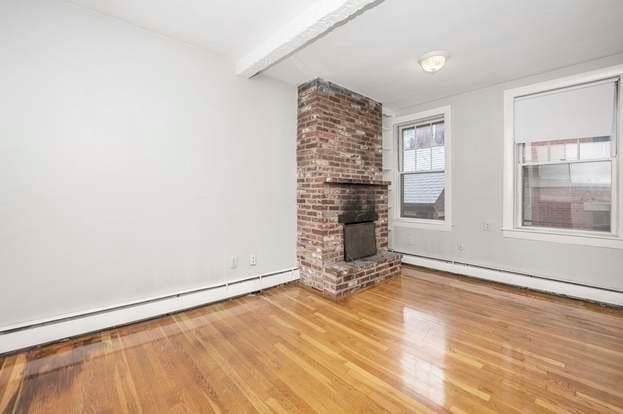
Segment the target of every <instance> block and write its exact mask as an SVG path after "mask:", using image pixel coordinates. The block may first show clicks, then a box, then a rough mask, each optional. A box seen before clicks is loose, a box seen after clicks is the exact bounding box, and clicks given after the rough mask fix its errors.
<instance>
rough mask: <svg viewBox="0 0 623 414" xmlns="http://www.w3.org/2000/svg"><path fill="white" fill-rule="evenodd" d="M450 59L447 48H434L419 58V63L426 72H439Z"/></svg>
mask: <svg viewBox="0 0 623 414" xmlns="http://www.w3.org/2000/svg"><path fill="white" fill-rule="evenodd" d="M446 60H448V52H446V51H445V50H433V51H432V52H428V53H426V54H424V55H422V57H421V58H420V60H418V63H419V64H420V66H421V67H422V69H424V71H425V72H437V71H438V70H440V69H441V68H443V65H445V64H446Z"/></svg>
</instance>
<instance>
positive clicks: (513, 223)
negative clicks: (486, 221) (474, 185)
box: [502, 65, 623, 249]
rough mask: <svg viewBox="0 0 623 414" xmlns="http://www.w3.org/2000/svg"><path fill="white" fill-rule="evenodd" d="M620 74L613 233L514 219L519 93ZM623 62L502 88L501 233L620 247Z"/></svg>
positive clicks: (622, 242)
mask: <svg viewBox="0 0 623 414" xmlns="http://www.w3.org/2000/svg"><path fill="white" fill-rule="evenodd" d="M617 76H618V77H619V91H618V93H619V95H618V101H617V102H618V107H617V108H616V111H617V116H618V125H617V136H616V137H615V141H616V148H617V156H616V159H617V161H618V162H614V164H613V174H612V187H613V188H614V189H615V194H616V198H615V199H613V200H612V224H613V233H609V234H603V233H598V232H589V231H579V230H564V229H548V228H527V227H522V226H520V225H519V224H518V222H517V217H518V214H519V210H518V206H517V205H516V197H515V194H516V193H517V186H518V183H517V182H516V166H515V156H516V151H515V139H514V101H515V98H516V97H518V96H523V95H530V94H535V93H540V92H545V91H549V90H553V89H559V88H566V87H569V86H574V85H577V84H581V83H587V82H594V81H598V80H601V79H606V78H613V77H617ZM622 83H623V65H617V66H612V67H608V68H604V69H599V70H595V71H592V72H587V73H582V74H578V75H574V76H569V77H565V78H560V79H554V80H550V81H546V82H540V83H536V84H533V85H528V86H523V87H520V88H514V89H509V90H506V91H504V200H503V227H502V232H503V234H504V237H511V238H517V239H528V240H539V241H547V242H554V243H566V244H577V245H584V246H596V247H609V248H616V249H623V232H622V227H623V206H622V205H621V200H622V199H623V194H622V191H623V188H622V186H621V184H622V183H623V168H622V167H621V163H622V162H621V150H622V149H623V147H622V146H621V144H622V142H621V141H622V139H621V135H622V127H623V103H622V102H621V101H622V100H623V99H622V95H623V94H622V92H621V90H622V89H623V86H622Z"/></svg>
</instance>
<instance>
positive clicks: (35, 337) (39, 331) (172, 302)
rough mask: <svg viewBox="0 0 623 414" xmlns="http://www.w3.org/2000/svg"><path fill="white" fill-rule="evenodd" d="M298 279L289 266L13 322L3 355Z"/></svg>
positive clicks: (0, 338) (1, 336)
mask: <svg viewBox="0 0 623 414" xmlns="http://www.w3.org/2000/svg"><path fill="white" fill-rule="evenodd" d="M298 279H299V271H298V269H288V270H284V271H279V272H275V273H270V274H266V275H258V276H254V277H250V278H247V279H243V280H238V281H236V280H234V281H231V282H225V283H221V284H218V285H215V286H207V287H204V288H199V289H194V290H192V291H184V292H177V293H173V294H170V295H166V296H162V297H159V298H150V299H148V300H146V301H140V302H137V303H133V304H132V303H130V304H123V305H121V306H117V307H112V308H108V309H103V310H99V309H98V310H96V311H92V312H84V313H83V314H77V315H72V316H71V317H62V318H58V319H56V320H46V321H45V322H37V323H30V324H29V325H28V326H22V327H15V326H13V327H10V330H9V329H6V328H2V329H1V330H0V355H2V354H4V353H7V352H12V351H16V350H20V349H24V348H29V347H32V346H35V345H42V344H46V343H49V342H54V341H58V340H61V339H65V338H71V337H74V336H78V335H83V334H86V333H89V332H95V331H100V330H102V329H106V328H112V327H115V326H119V325H126V324H128V323H132V322H138V321H141V320H145V319H150V318H154V317H156V316H161V315H165V314H167V313H173V312H178V311H181V310H184V309H190V308H194V307H197V306H201V305H205V304H208V303H212V302H217V301H220V300H224V299H229V298H233V297H236V296H241V295H245V294H248V293H251V292H255V291H258V290H262V289H267V288H270V287H273V286H277V285H280V284H282V283H287V282H291V281H294V280H298Z"/></svg>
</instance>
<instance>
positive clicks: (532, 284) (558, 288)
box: [402, 253, 623, 306]
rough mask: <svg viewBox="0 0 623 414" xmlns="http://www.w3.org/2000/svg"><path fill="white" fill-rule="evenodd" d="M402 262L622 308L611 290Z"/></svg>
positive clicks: (407, 258) (439, 263)
mask: <svg viewBox="0 0 623 414" xmlns="http://www.w3.org/2000/svg"><path fill="white" fill-rule="evenodd" d="M402 255H403V256H402V262H403V263H406V264H411V265H414V266H421V267H427V268H430V269H435V270H442V271H444V272H450V273H456V274H459V275H464V276H469V277H474V278H477V279H485V280H491V281H493V282H499V283H504V284H507V285H513V286H521V287H525V288H528V289H534V290H538V291H542V292H548V293H554V294H556V295H563V296H568V297H572V298H576V299H584V300H590V301H593V302H600V303H605V304H609V305H616V306H623V293H621V292H615V291H612V290H605V289H599V288H592V287H589V286H582V285H576V284H572V283H565V282H559V281H556V280H549V279H543V278H539V277H534V276H529V275H522V274H518V273H510V272H505V271H502V270H495V269H490V268H486V267H480V266H472V265H469V264H464V263H455V262H447V261H444V260H438V259H429V258H425V257H420V256H411V255H408V254H404V253H403V254H402Z"/></svg>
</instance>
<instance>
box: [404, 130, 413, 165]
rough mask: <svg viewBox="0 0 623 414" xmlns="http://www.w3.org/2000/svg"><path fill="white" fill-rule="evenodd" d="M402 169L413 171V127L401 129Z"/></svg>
mask: <svg viewBox="0 0 623 414" xmlns="http://www.w3.org/2000/svg"><path fill="white" fill-rule="evenodd" d="M402 170H403V171H408V172H411V171H415V128H406V129H403V130H402Z"/></svg>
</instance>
